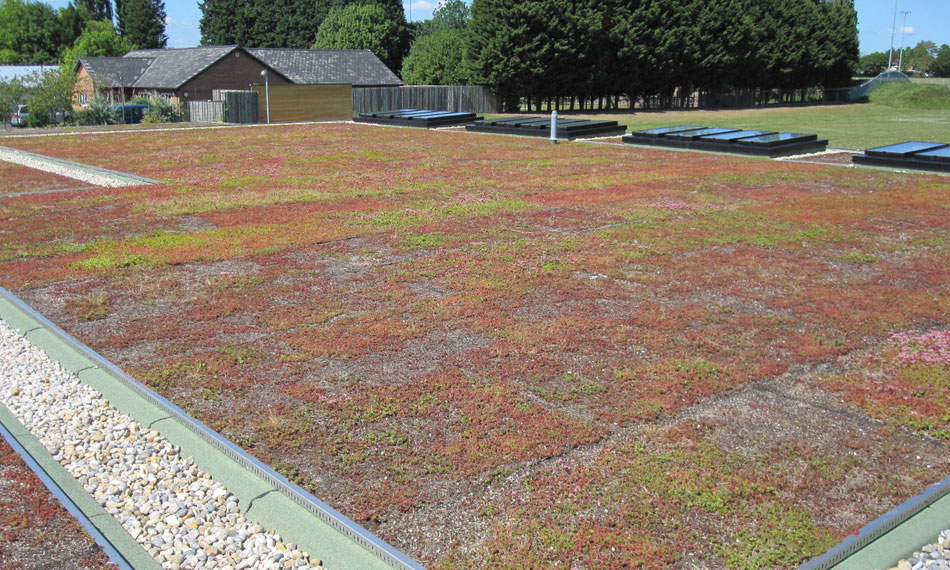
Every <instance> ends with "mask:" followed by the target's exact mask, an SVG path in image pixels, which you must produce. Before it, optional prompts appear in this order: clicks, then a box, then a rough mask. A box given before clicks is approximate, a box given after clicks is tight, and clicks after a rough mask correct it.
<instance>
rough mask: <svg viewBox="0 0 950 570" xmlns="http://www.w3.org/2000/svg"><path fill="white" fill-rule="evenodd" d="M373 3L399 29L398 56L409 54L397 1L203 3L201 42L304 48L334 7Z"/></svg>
mask: <svg viewBox="0 0 950 570" xmlns="http://www.w3.org/2000/svg"><path fill="white" fill-rule="evenodd" d="M370 3H375V4H379V5H380V6H382V7H383V9H384V10H385V11H386V13H387V14H389V16H390V18H391V19H392V20H394V21H395V22H396V23H397V25H398V26H399V55H398V58H397V59H398V60H401V58H402V55H403V54H404V53H405V52H406V51H408V46H409V43H408V38H409V33H408V28H407V26H406V17H405V14H404V13H403V10H402V3H401V2H400V0H377V1H376V2H371V0H202V1H201V2H199V4H198V7H199V8H200V9H201V21H200V28H201V43H202V44H205V45H208V44H217V45H222V44H237V45H241V46H245V47H288V48H307V47H310V46H311V45H312V44H313V42H314V41H315V40H316V34H317V30H319V29H320V25H321V24H322V23H323V21H324V20H325V19H326V17H327V15H329V13H330V11H331V10H333V9H334V8H341V9H342V8H345V7H347V6H349V5H363V4H370Z"/></svg>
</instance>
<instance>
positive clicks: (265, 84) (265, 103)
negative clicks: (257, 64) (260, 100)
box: [261, 69, 270, 125]
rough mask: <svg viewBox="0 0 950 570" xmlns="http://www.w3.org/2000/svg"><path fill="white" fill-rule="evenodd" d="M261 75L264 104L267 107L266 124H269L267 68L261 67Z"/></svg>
mask: <svg viewBox="0 0 950 570" xmlns="http://www.w3.org/2000/svg"><path fill="white" fill-rule="evenodd" d="M261 75H263V76H264V106H265V108H266V109H267V124H268V125H269V124H270V82H269V81H268V80H267V70H266V69H262V70H261Z"/></svg>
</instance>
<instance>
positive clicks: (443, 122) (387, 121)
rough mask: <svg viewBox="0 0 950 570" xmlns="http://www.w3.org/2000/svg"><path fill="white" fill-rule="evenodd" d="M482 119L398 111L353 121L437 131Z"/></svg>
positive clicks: (469, 116)
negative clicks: (437, 129)
mask: <svg viewBox="0 0 950 570" xmlns="http://www.w3.org/2000/svg"><path fill="white" fill-rule="evenodd" d="M481 119H482V117H479V116H477V115H476V114H475V113H455V112H451V111H427V110H424V109H398V110H394V111H376V112H374V113H360V116H359V117H356V118H355V119H353V120H354V121H356V122H357V123H373V124H377V125H396V126H400V127H418V128H421V129H435V128H439V127H454V126H458V125H465V124H468V123H471V122H472V121H479V120H481Z"/></svg>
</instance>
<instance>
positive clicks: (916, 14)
mask: <svg viewBox="0 0 950 570" xmlns="http://www.w3.org/2000/svg"><path fill="white" fill-rule="evenodd" d="M67 2H68V0H49V1H48V3H49V4H52V5H53V7H56V8H59V7H62V6H65V5H66V4H67ZM436 4H437V0H413V1H411V2H409V1H405V2H403V6H404V7H405V10H406V18H407V19H410V14H411V20H412V21H419V20H425V19H428V18H431V17H432V10H433V8H435V6H436ZM854 4H855V7H856V8H857V10H858V37H859V40H860V42H861V53H862V54H867V53H871V52H873V51H884V52H886V51H887V50H888V49H890V46H891V30H894V49H899V48H900V43H901V28H902V27H903V34H904V44H905V46H915V45H917V43H918V42H920V41H923V40H930V41H933V42H934V43H936V44H937V45H938V46H939V45H942V44H948V45H950V0H896V4H897V11H898V13H897V25H896V26H893V21H894V8H895V0H855V2H854ZM903 10H909V11H910V13H909V14H907V24H906V26H904V25H903V22H904V15H903V14H901V13H900V12H901V11H903ZM165 12H166V14H167V15H168V19H167V21H166V26H165V33H166V34H168V47H191V46H196V45H198V42H199V41H200V40H201V32H200V31H199V30H198V20H200V19H201V10H199V9H198V0H165Z"/></svg>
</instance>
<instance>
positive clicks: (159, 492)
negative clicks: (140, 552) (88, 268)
mask: <svg viewBox="0 0 950 570" xmlns="http://www.w3.org/2000/svg"><path fill="white" fill-rule="evenodd" d="M0 398H2V400H3V403H4V404H5V405H6V407H7V408H9V409H10V411H11V412H13V414H14V415H15V416H16V417H17V419H18V420H19V421H20V422H22V423H23V424H24V427H26V428H27V429H28V430H29V431H30V432H31V433H33V434H34V435H35V436H36V437H37V439H39V441H40V442H41V443H42V444H43V445H44V446H45V448H46V450H47V451H48V452H49V453H50V454H51V455H53V457H54V458H55V459H56V460H58V461H59V462H60V464H61V465H62V466H63V467H64V468H65V469H66V470H67V471H69V472H70V473H71V474H72V475H73V476H74V477H75V478H76V479H77V480H78V481H79V483H80V484H81V485H82V487H83V488H84V489H85V490H86V491H87V492H89V493H90V494H91V495H92V496H93V498H95V500H96V501H97V502H98V503H99V504H100V505H101V506H102V507H104V508H105V510H106V512H108V513H110V514H112V515H113V516H114V517H115V518H116V519H118V520H119V521H120V522H121V524H122V526H123V527H124V528H125V529H126V531H128V532H129V534H130V535H131V536H132V538H134V539H135V540H136V541H137V542H138V543H139V544H141V545H142V546H143V547H144V548H145V549H146V550H148V552H149V554H151V555H152V556H153V557H154V558H155V559H156V560H158V562H159V563H160V564H161V565H162V566H163V567H164V568H166V569H168V570H179V569H180V568H195V569H201V568H207V569H213V568H220V569H222V570H226V569H231V570H242V569H244V568H262V569H275V570H276V569H296V570H318V569H319V568H320V566H319V563H317V564H311V563H310V560H309V555H308V554H307V553H305V552H301V551H300V550H297V548H296V546H295V545H293V544H289V545H285V544H284V543H283V542H281V539H280V536H279V535H277V534H276V533H274V532H273V531H271V530H267V529H264V528H263V527H262V526H261V525H258V524H254V523H251V522H250V521H248V520H247V519H246V518H245V516H244V515H243V514H241V512H240V511H239V508H238V499H237V498H236V497H235V496H234V495H232V494H231V493H230V492H229V491H228V490H227V489H226V488H224V486H223V485H221V484H220V483H217V482H215V481H214V480H213V479H212V478H211V476H210V474H208V473H206V472H203V471H202V470H200V469H198V468H197V467H196V466H195V461H194V459H193V458H191V457H182V456H181V454H180V453H179V449H178V448H177V447H176V446H173V445H172V444H171V443H170V442H169V441H168V440H167V439H166V438H165V437H163V436H162V435H161V434H159V433H158V432H157V431H156V430H153V429H148V428H145V427H143V426H142V425H141V424H139V423H138V422H136V421H134V420H132V419H131V418H130V417H129V416H127V415H125V414H122V413H120V412H118V411H117V410H115V409H114V408H112V407H111V406H110V405H109V402H108V401H107V400H105V399H104V398H102V397H101V395H100V394H99V393H97V392H96V391H95V390H93V389H92V388H90V387H88V386H86V385H85V384H83V383H82V382H81V381H80V380H79V377H78V375H77V374H75V373H73V372H70V371H68V370H66V369H65V368H63V367H62V365H61V364H60V363H58V362H54V361H52V360H50V359H49V357H48V356H47V355H46V353H45V352H43V351H42V350H41V349H39V348H37V347H35V346H34V345H33V344H32V343H30V341H28V340H27V339H26V338H25V337H24V336H23V335H21V334H20V333H18V332H16V331H15V330H14V329H13V328H12V327H10V326H8V325H7V324H6V323H5V322H4V321H2V320H0Z"/></svg>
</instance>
